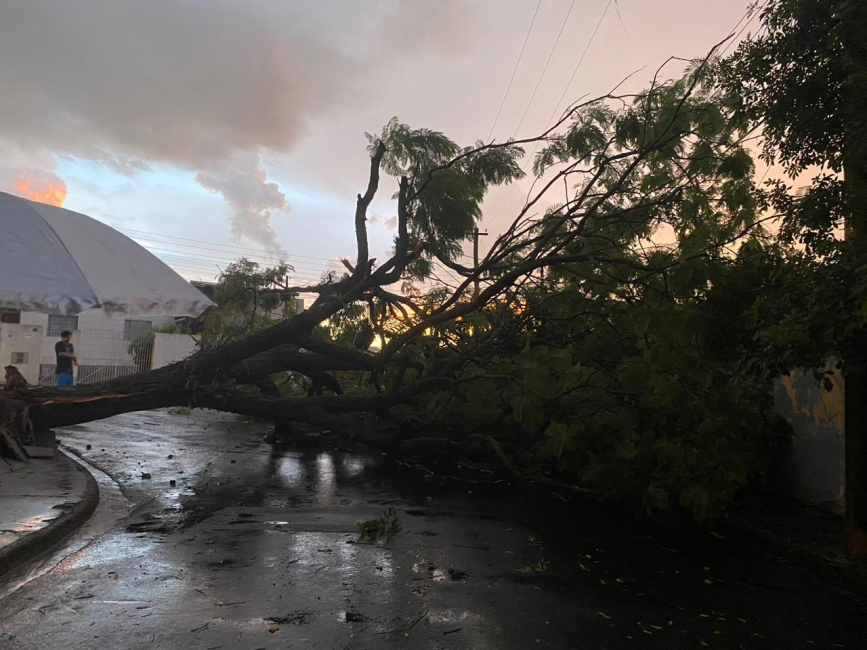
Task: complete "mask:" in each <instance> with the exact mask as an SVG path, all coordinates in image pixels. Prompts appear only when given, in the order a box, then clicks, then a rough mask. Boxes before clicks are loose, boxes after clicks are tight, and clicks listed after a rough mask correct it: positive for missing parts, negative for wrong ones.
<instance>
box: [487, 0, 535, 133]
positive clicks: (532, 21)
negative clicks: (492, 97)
mask: <svg viewBox="0 0 867 650" xmlns="http://www.w3.org/2000/svg"><path fill="white" fill-rule="evenodd" d="M541 6H542V0H539V4H537V5H536V11H534V12H533V20H531V21H530V28H529V29H528V30H527V35H526V36H525V37H524V44H523V45H522V46H521V53H520V54H519V55H518V60H517V61H516V62H515V69H514V70H512V77H511V79H509V85H508V87H507V88H506V94H505V95H503V101H502V102H500V108H499V110H498V111H497V117H495V118H494V123H493V124H491V132H490V133H489V134H488V141H490V139H491V136H492V135H494V127H496V126H497V121H498V120H499V119H500V113H502V112H503V106H505V105H506V98H507V97H508V96H509V91H510V90H511V89H512V82H513V81H515V74H516V73H517V72H518V66H519V65H521V59H523V58H524V48H526V47H527V41H529V40H530V33H531V32H532V31H533V25H534V24H536V16H537V15H538V14H539V7H541Z"/></svg>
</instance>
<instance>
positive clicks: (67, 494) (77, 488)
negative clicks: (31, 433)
mask: <svg viewBox="0 0 867 650" xmlns="http://www.w3.org/2000/svg"><path fill="white" fill-rule="evenodd" d="M86 494H87V480H86V474H84V473H82V472H81V471H79V469H78V468H77V467H76V466H75V465H74V464H73V463H70V462H69V460H68V459H67V458H66V456H64V455H63V454H55V455H54V457H53V458H32V459H30V461H29V462H28V463H23V462H20V461H17V460H7V461H6V462H3V463H0V559H2V557H3V551H4V550H5V549H8V547H10V546H11V545H12V544H17V543H19V542H20V541H21V540H22V539H23V538H24V537H26V536H28V535H30V534H31V533H34V532H37V531H40V530H44V529H45V528H47V527H48V526H49V525H50V524H51V523H52V522H55V521H57V519H58V518H59V517H60V516H61V515H62V514H63V513H65V512H68V511H69V510H71V509H72V508H73V507H74V505H75V504H76V503H78V502H79V501H81V500H82V499H84V498H85V496H86ZM2 568H3V567H0V573H2Z"/></svg>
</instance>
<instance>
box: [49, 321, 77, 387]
mask: <svg viewBox="0 0 867 650" xmlns="http://www.w3.org/2000/svg"><path fill="white" fill-rule="evenodd" d="M71 340H72V332H70V331H68V330H67V331H65V332H61V333H60V340H59V341H58V342H57V343H55V344H54V354H55V355H56V356H57V369H56V370H55V374H56V375H57V385H58V386H65V387H72V386H74V385H75V380H74V379H73V376H72V373H73V367H74V366H77V365H78V357H77V356H75V348H74V347H72V343H70V341H71Z"/></svg>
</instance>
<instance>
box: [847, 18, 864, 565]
mask: <svg viewBox="0 0 867 650" xmlns="http://www.w3.org/2000/svg"><path fill="white" fill-rule="evenodd" d="M851 10H852V15H851V16H850V17H849V19H848V21H847V23H848V24H847V25H846V26H845V28H844V30H843V32H842V33H843V34H844V36H843V40H844V42H845V48H846V61H847V65H848V66H849V71H848V79H847V82H848V83H847V87H846V90H845V92H846V101H845V106H843V107H842V109H843V110H844V111H845V113H846V124H847V126H846V129H847V132H846V139H845V144H844V146H845V148H846V149H845V152H844V162H845V169H844V182H845V185H846V190H847V192H846V193H847V198H848V200H849V201H850V213H849V216H848V219H847V221H846V240H847V246H848V248H849V253H850V254H853V255H854V256H857V257H858V258H860V259H861V260H863V259H865V258H867V116H865V112H864V101H865V95H867V39H865V37H864V30H865V29H867V5H865V3H864V2H860V3H859V2H856V3H853V4H852V7H851ZM852 280H853V281H854V280H857V278H852ZM848 352H849V354H848V356H847V358H846V359H845V362H846V372H845V380H846V384H845V409H846V416H845V435H846V538H847V543H848V546H849V549H850V551H852V553H854V554H855V555H857V556H860V557H867V330H862V331H861V332H859V333H857V334H856V336H855V340H854V341H853V343H852V345H851V347H850V350H849V351H848Z"/></svg>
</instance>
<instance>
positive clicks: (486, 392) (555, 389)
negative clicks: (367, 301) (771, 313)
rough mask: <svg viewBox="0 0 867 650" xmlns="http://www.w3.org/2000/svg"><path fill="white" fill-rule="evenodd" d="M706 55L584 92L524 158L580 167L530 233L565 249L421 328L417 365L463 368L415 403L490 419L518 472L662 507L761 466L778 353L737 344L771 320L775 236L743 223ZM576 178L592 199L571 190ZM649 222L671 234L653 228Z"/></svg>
mask: <svg viewBox="0 0 867 650" xmlns="http://www.w3.org/2000/svg"><path fill="white" fill-rule="evenodd" d="M709 70H710V67H709V66H707V65H696V66H693V67H691V68H690V70H688V71H687V73H686V75H685V76H684V77H683V78H681V79H676V80H672V81H666V82H662V83H657V84H655V85H654V86H653V87H652V88H650V89H648V90H647V91H646V92H644V93H640V94H639V95H638V96H637V97H636V99H635V100H634V102H633V103H631V104H627V105H625V106H623V105H620V106H618V105H617V104H614V103H613V102H611V103H607V102H605V101H598V102H593V103H590V104H588V105H586V106H584V107H581V108H580V109H579V110H577V111H576V112H575V113H574V115H573V116H572V118H571V121H570V122H569V123H568V124H567V125H566V127H565V131H564V132H563V133H562V134H559V135H556V136H554V137H551V138H550V139H549V141H548V143H547V145H546V147H545V148H543V149H542V150H541V151H540V152H539V154H538V155H537V157H536V159H535V161H534V162H535V170H536V172H537V174H550V173H553V172H555V171H556V170H557V169H561V168H572V169H584V170H585V172H584V173H582V174H581V175H580V176H579V179H580V180H579V182H578V184H577V186H576V187H575V188H574V189H573V192H574V194H570V195H567V201H566V202H564V203H562V204H559V205H554V206H552V207H551V208H550V209H549V210H548V211H546V212H545V214H544V215H543V216H542V217H541V218H540V219H538V220H537V221H536V222H535V225H534V226H533V228H532V229H530V230H528V234H527V235H526V236H527V238H528V239H531V238H539V237H543V236H547V237H550V238H551V241H558V240H562V241H564V242H565V243H564V244H563V245H561V249H560V250H561V254H562V255H564V256H572V261H569V262H563V263H560V264H556V265H552V266H551V267H550V268H548V269H547V270H546V274H545V276H544V279H543V280H537V281H535V282H533V283H528V284H525V285H522V286H521V287H520V288H515V289H514V290H513V291H511V292H510V293H509V294H508V297H507V298H504V299H503V300H502V301H501V302H499V303H497V304H492V305H488V306H487V307H486V308H485V309H483V310H481V311H479V312H476V313H474V314H472V315H469V316H467V317H462V318H461V319H460V320H458V321H455V322H453V323H450V324H448V325H445V326H440V327H438V328H436V330H435V331H431V333H430V336H429V337H428V339H427V341H419V347H418V353H419V354H422V355H424V356H425V358H426V360H427V363H428V367H427V370H426V371H427V372H431V373H435V372H436V369H437V368H438V367H439V366H438V364H440V363H441V362H439V361H438V360H437V355H436V354H432V353H431V349H433V350H439V353H440V354H441V355H443V354H444V355H445V356H446V357H447V358H451V359H453V360H454V362H453V363H454V364H455V366H456V367H458V368H460V370H459V371H458V375H457V378H458V382H457V384H456V386H455V388H454V389H453V390H451V391H447V392H443V393H441V394H439V395H437V396H436V397H434V398H433V399H431V400H430V401H429V402H428V403H426V404H425V405H424V406H423V407H419V408H417V409H415V411H413V413H412V416H411V417H412V418H414V421H415V422H421V423H423V425H427V426H429V427H431V428H432V429H435V430H437V431H460V432H461V433H462V434H466V433H480V434H484V435H494V436H496V438H497V441H498V443H500V445H501V447H503V448H504V449H509V450H511V457H510V462H511V463H512V464H513V465H514V466H515V467H518V468H520V471H522V472H525V473H526V474H527V475H528V476H529V477H530V478H531V479H532V477H533V476H540V475H541V476H546V477H547V476H554V477H559V478H560V479H562V480H564V481H570V482H573V483H575V484H578V485H580V486H582V487H585V488H591V489H594V490H597V491H600V492H602V493H604V494H607V495H609V496H611V497H614V498H617V499H620V500H623V501H626V502H628V503H632V504H634V505H635V506H636V508H637V509H639V510H640V511H641V512H643V513H645V514H646V515H648V516H652V517H656V518H661V519H677V518H680V517H684V516H686V517H689V518H691V519H694V520H698V521H701V520H705V519H709V518H714V517H718V516H720V515H721V514H723V513H724V512H725V509H726V508H727V507H728V506H729V504H730V503H731V502H732V501H733V500H734V498H735V497H736V495H737V494H738V493H739V492H740V491H742V490H743V489H745V488H746V487H747V486H748V485H749V484H750V483H751V482H753V481H756V480H760V479H761V478H762V477H763V476H764V474H765V473H766V471H767V467H768V464H769V461H770V459H771V456H772V454H771V450H772V449H773V448H774V446H775V445H777V444H778V443H779V442H780V440H781V438H782V437H785V430H784V428H783V429H781V427H780V426H779V421H778V420H777V419H776V418H775V416H773V414H772V411H771V404H770V398H769V395H770V388H771V382H772V380H773V378H774V374H773V372H772V371H771V370H770V368H769V367H768V366H762V367H761V368H751V367H748V363H747V362H748V360H749V359H750V358H751V355H752V353H753V351H755V350H756V349H757V342H758V341H762V340H763V337H765V336H767V335H768V334H767V332H766V331H765V326H764V325H765V321H764V320H762V319H760V318H757V317H756V316H755V314H757V313H760V312H762V310H763V309H764V308H763V306H762V302H761V300H760V298H762V297H763V296H762V294H761V293H760V292H758V291H756V288H757V287H758V286H761V283H763V282H765V281H767V280H768V278H770V277H773V275H774V273H775V272H777V270H778V269H779V268H781V267H785V265H786V264H787V263H788V262H789V257H787V256H788V255H789V252H788V251H785V252H784V251H783V250H782V249H780V248H779V247H776V246H773V245H769V244H768V243H767V240H768V233H767V232H766V231H764V230H763V229H762V228H761V227H760V226H759V225H758V221H759V219H760V218H761V215H762V214H763V211H764V209H765V208H766V207H767V205H768V199H767V196H766V194H765V193H764V192H762V191H760V190H759V189H758V188H756V186H755V183H754V180H753V175H754V163H753V159H752V157H751V156H750V154H749V152H748V150H747V149H746V146H745V141H746V139H747V138H749V136H750V133H751V123H750V121H749V119H748V118H747V117H746V116H745V115H744V114H743V112H741V111H740V110H739V108H738V107H739V103H738V100H737V98H736V97H734V96H733V95H732V92H731V91H730V90H729V89H726V88H724V87H720V86H719V85H718V84H716V81H715V77H714V76H713V75H711V74H710V73H709ZM588 179H592V181H593V183H594V184H593V185H592V186H590V185H588V183H590V182H591V181H590V180H588ZM584 188H588V189H587V191H588V192H591V191H592V195H591V196H592V198H589V199H587V200H586V201H584V202H583V203H578V202H577V200H575V199H572V198H570V197H571V196H576V195H577V196H581V195H582V192H583V191H584ZM579 208H580V210H581V212H580V215H579V216H580V218H578V216H573V215H575V213H576V211H577V210H578V209H579ZM576 231H578V232H580V234H581V236H579V237H569V235H570V233H573V232H576ZM661 232H665V233H671V234H670V235H667V236H668V237H670V238H673V241H671V240H670V241H671V243H669V244H667V245H666V246H653V245H652V244H651V241H652V238H653V237H654V236H655V235H657V234H659V233H661ZM552 245H553V244H552ZM521 262H522V256H521V254H520V253H519V254H517V255H516V256H515V257H514V258H506V259H504V261H503V266H504V267H505V268H506V269H508V268H509V267H510V265H511V266H514V265H518V264H520V263H521ZM425 346H426V347H425ZM486 346H487V347H486ZM461 358H466V359H468V360H469V361H468V362H466V363H461V361H460V359H461ZM397 417H400V416H397ZM402 417H405V418H408V416H407V415H406V414H404V415H403V416H402ZM492 423H495V424H493V425H492Z"/></svg>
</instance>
